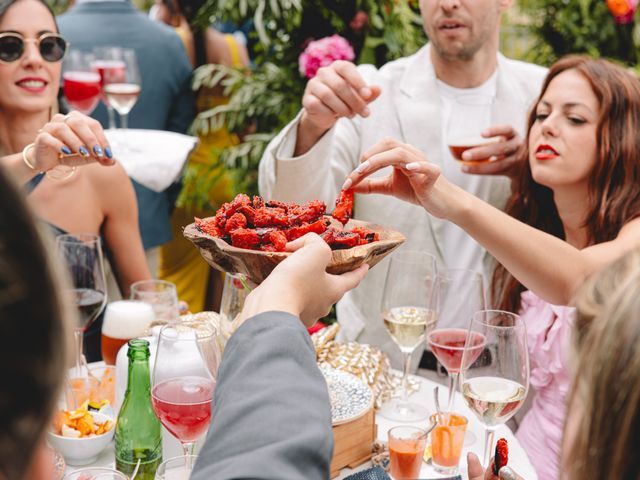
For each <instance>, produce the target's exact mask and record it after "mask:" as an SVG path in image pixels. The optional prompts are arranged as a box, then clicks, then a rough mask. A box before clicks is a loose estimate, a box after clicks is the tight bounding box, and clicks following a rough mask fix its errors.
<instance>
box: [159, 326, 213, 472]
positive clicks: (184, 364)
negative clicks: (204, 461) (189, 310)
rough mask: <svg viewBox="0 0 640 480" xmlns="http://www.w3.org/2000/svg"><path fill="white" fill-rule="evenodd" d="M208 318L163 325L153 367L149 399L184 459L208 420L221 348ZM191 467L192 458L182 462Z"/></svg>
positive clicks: (191, 449)
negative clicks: (182, 453) (175, 439)
mask: <svg viewBox="0 0 640 480" xmlns="http://www.w3.org/2000/svg"><path fill="white" fill-rule="evenodd" d="M216 338H217V332H216V330H215V328H214V327H213V325H211V323H210V322H206V321H198V320H192V321H181V322H177V323H170V324H167V325H165V326H164V327H162V329H161V330H160V335H159V337H158V349H157V352H156V360H155V364H154V367H153V378H152V387H151V389H152V391H151V399H152V402H153V409H154V411H155V412H156V415H157V416H158V418H159V419H160V423H162V425H163V426H164V427H165V428H166V429H167V430H168V431H169V432H170V433H171V434H172V435H173V436H174V437H176V438H177V439H178V440H179V441H180V443H182V448H183V451H184V455H185V457H186V458H187V459H190V458H193V457H192V456H193V446H194V444H195V442H196V441H197V440H198V439H199V438H200V437H201V436H202V435H204V434H205V433H206V431H207V429H208V428H209V423H210V422H211V401H212V400H213V391H214V389H215V385H216V381H215V378H216V375H217V368H218V365H219V361H220V349H219V347H218V343H217V340H216ZM185 468H186V470H187V471H190V470H191V468H192V465H191V461H187V462H186V463H185Z"/></svg>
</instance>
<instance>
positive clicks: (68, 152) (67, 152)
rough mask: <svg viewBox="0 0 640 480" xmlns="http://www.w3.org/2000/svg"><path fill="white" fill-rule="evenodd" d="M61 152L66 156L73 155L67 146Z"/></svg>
mask: <svg viewBox="0 0 640 480" xmlns="http://www.w3.org/2000/svg"><path fill="white" fill-rule="evenodd" d="M60 151H61V152H62V153H64V154H65V155H71V154H72V153H73V152H72V151H71V149H70V148H69V147H67V146H66V145H64V146H63V147H62V148H61V149H60Z"/></svg>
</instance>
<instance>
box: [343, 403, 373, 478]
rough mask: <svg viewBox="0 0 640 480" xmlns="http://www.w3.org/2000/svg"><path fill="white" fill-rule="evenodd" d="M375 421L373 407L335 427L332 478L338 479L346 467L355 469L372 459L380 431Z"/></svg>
mask: <svg viewBox="0 0 640 480" xmlns="http://www.w3.org/2000/svg"><path fill="white" fill-rule="evenodd" d="M375 419H376V414H375V409H374V408H373V405H371V408H369V410H367V411H365V412H364V413H363V414H362V415H361V416H359V417H357V418H354V419H351V420H349V421H347V422H345V423H341V424H339V425H334V426H333V442H334V447H333V460H332V461H331V478H335V477H337V476H338V475H339V474H340V470H341V469H343V468H345V467H349V468H355V467H357V466H358V465H361V464H363V463H364V462H366V461H368V460H369V459H371V455H372V454H371V446H372V445H373V442H374V441H375V439H376V435H377V431H378V429H377V426H376V421H375Z"/></svg>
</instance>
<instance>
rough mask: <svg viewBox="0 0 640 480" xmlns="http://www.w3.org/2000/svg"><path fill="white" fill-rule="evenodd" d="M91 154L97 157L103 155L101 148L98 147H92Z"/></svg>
mask: <svg viewBox="0 0 640 480" xmlns="http://www.w3.org/2000/svg"><path fill="white" fill-rule="evenodd" d="M93 153H95V154H96V155H97V156H98V157H101V156H102V155H103V153H102V147H101V146H100V145H96V146H95V147H93Z"/></svg>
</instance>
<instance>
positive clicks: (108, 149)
mask: <svg viewBox="0 0 640 480" xmlns="http://www.w3.org/2000/svg"><path fill="white" fill-rule="evenodd" d="M104 154H105V155H106V156H107V158H113V153H111V148H110V147H104Z"/></svg>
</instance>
